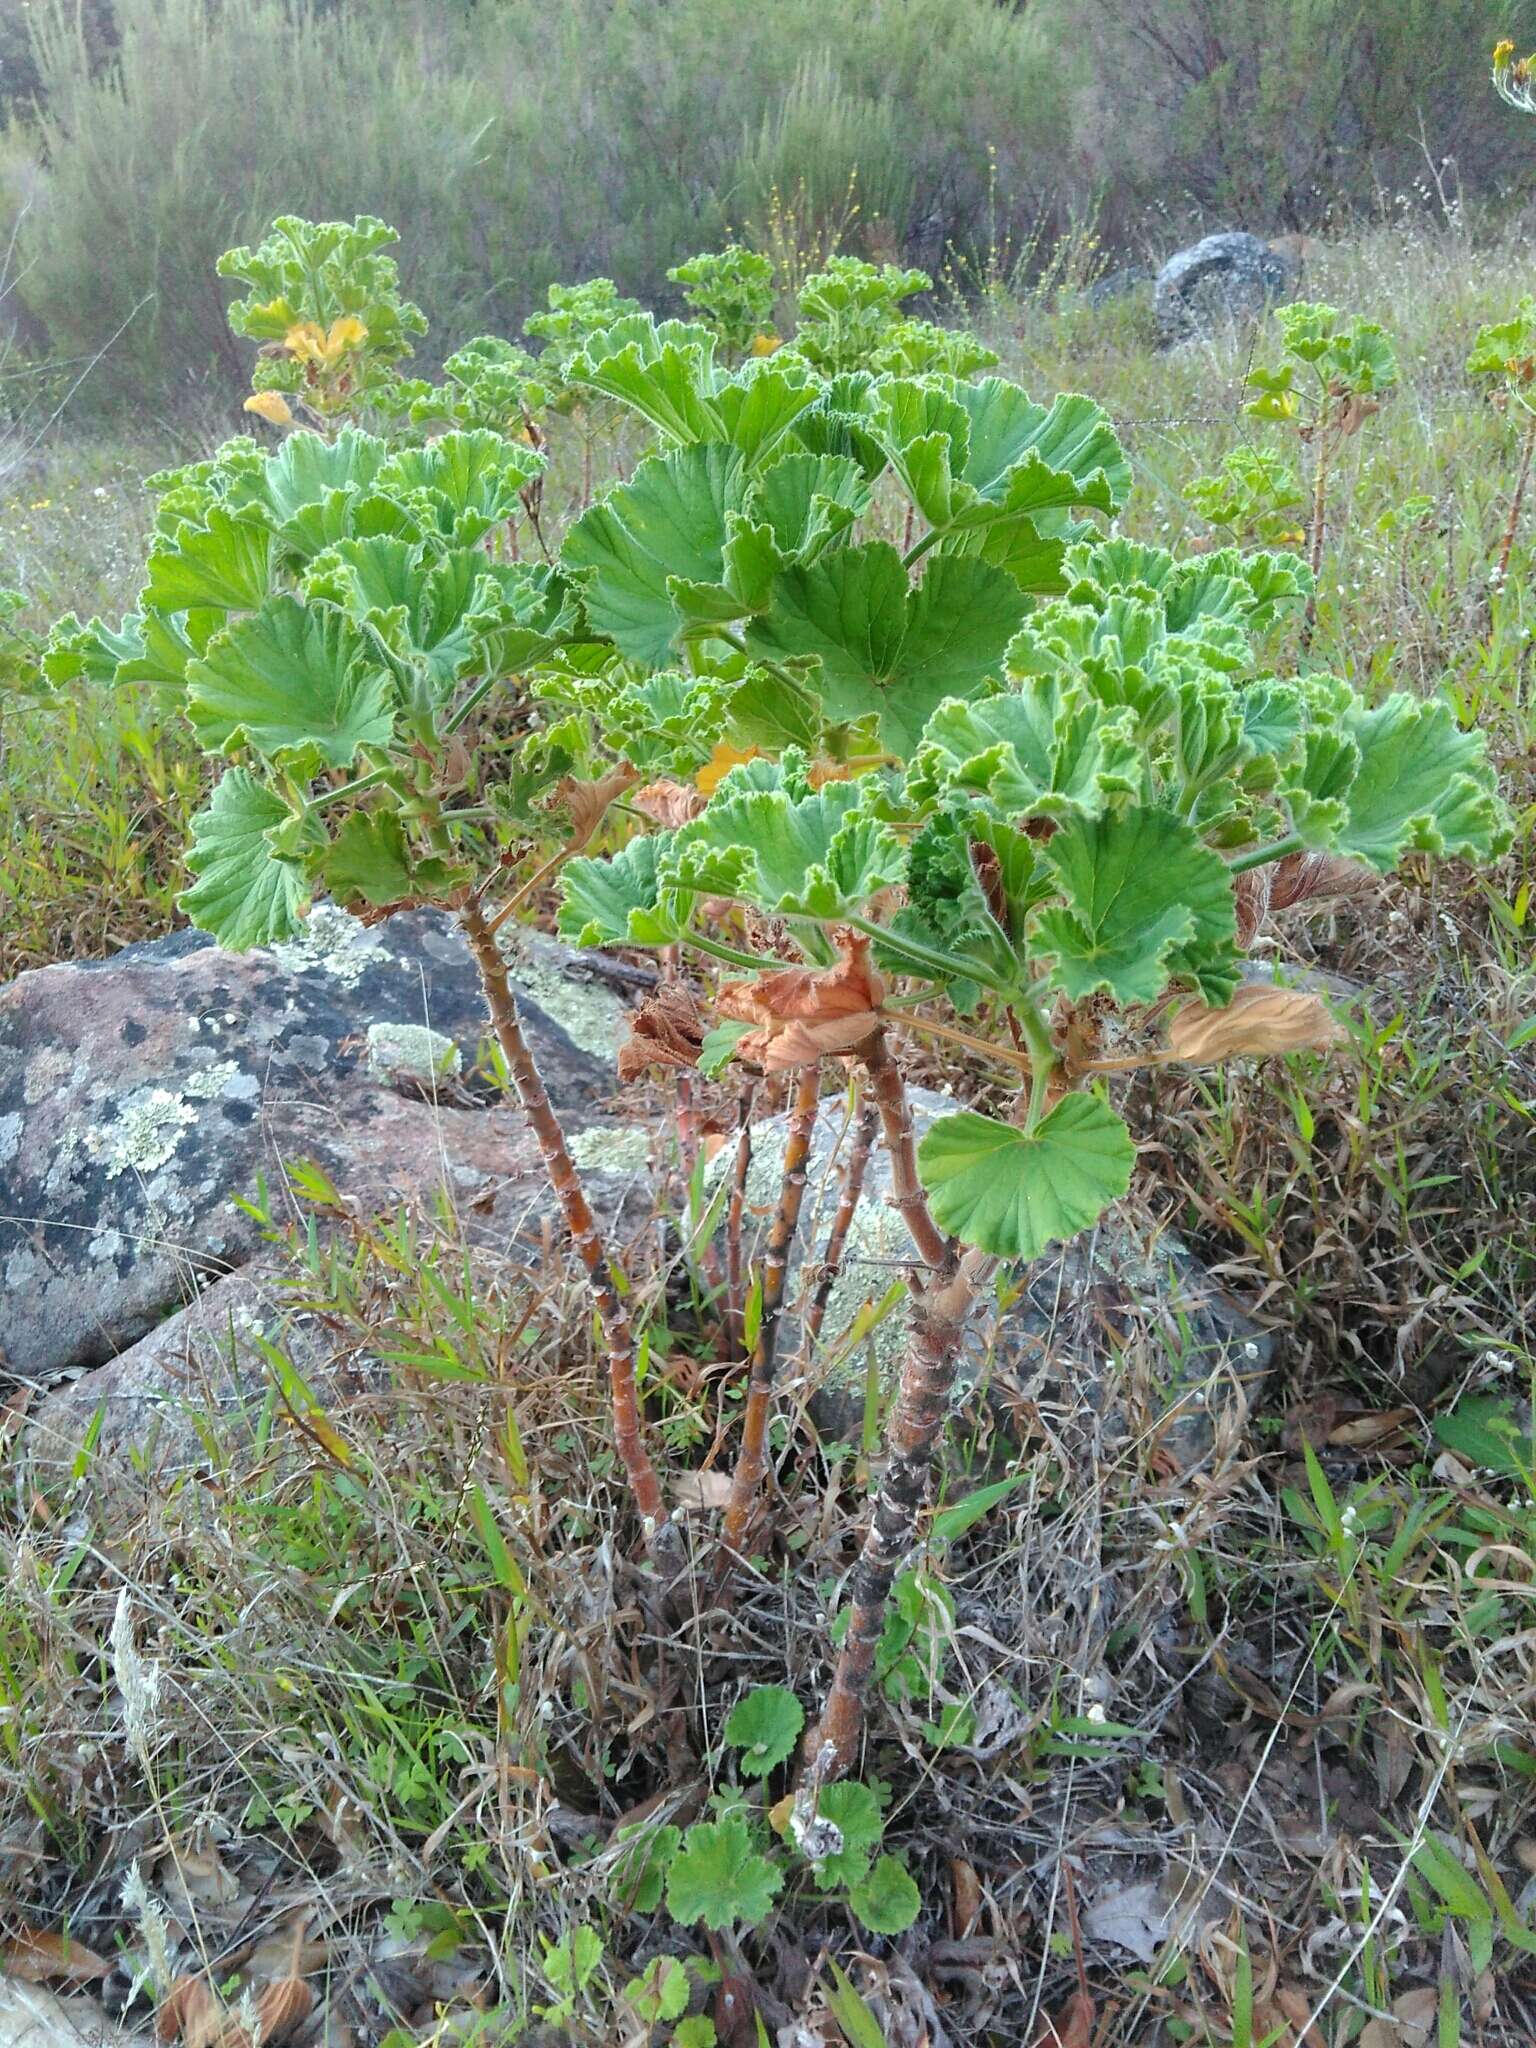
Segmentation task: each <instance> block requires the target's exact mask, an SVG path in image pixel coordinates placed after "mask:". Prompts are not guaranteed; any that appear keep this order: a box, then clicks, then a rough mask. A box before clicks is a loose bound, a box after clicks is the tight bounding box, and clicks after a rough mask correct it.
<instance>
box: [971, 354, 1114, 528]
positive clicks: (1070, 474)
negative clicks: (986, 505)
mask: <svg viewBox="0 0 1536 2048" xmlns="http://www.w3.org/2000/svg"><path fill="white" fill-rule="evenodd" d="M949 388H950V391H951V394H952V396H953V397H954V399H955V401H956V402H957V404H959V405H960V406H961V407H962V408H963V409H964V411H965V414H966V417H967V418H968V419H969V421H970V442H969V448H968V451H967V455H966V461H965V467H964V469H963V471H962V476H963V479H964V481H965V482H966V483H968V484H970V485H971V486H972V488H973V489H975V490H976V491H977V492H978V493H979V494H980V495H981V497H982V498H983V499H984V500H988V501H990V502H992V503H995V504H1002V503H1004V502H1006V501H1009V500H1010V499H1011V500H1012V501H1013V503H1014V504H1015V506H1016V507H1017V508H1018V509H1027V510H1042V511H1043V510H1046V509H1048V508H1050V507H1055V508H1059V509H1061V510H1063V511H1066V510H1070V509H1072V508H1074V507H1079V506H1082V507H1091V508H1092V509H1094V510H1095V511H1099V512H1117V511H1118V510H1119V509H1120V507H1121V506H1122V505H1123V504H1124V503H1125V500H1126V498H1127V497H1128V496H1129V494H1130V488H1131V466H1130V463H1129V462H1128V461H1127V460H1126V455H1125V450H1124V449H1123V448H1122V447H1121V445H1120V442H1119V439H1118V437H1117V436H1116V434H1115V430H1114V428H1113V426H1112V425H1111V424H1110V420H1109V415H1108V414H1107V413H1106V412H1105V411H1104V408H1103V407H1102V406H1100V405H1096V404H1095V403H1094V401H1093V400H1092V399H1091V398H1085V397H1083V396H1082V395H1081V394H1080V393H1078V392H1063V393H1062V394H1061V396H1060V397H1058V398H1056V399H1054V400H1053V401H1052V403H1051V404H1050V405H1049V406H1044V405H1036V404H1035V403H1034V402H1033V401H1032V400H1031V399H1030V398H1029V397H1028V395H1027V394H1026V393H1025V392H1023V391H1021V390H1020V388H1019V387H1018V385H1017V384H1010V383H1009V382H1008V380H1007V379H1006V378H1003V377H983V378H980V379H979V380H978V381H977V382H976V383H974V384H960V383H956V384H952V385H951V386H950V387H949Z"/></svg>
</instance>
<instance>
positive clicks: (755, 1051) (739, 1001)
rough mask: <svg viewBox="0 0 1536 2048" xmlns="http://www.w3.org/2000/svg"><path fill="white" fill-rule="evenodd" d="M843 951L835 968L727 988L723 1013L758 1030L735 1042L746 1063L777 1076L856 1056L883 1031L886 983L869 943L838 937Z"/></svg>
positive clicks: (787, 972)
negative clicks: (790, 1069) (840, 1055)
mask: <svg viewBox="0 0 1536 2048" xmlns="http://www.w3.org/2000/svg"><path fill="white" fill-rule="evenodd" d="M837 949H838V955H839V958H838V963H837V965H836V966H835V967H829V968H827V969H825V970H817V969H816V968H812V967H786V968H783V969H781V970H780V971H779V972H778V973H776V974H763V975H759V977H758V978H757V980H755V981H732V982H727V984H726V985H725V987H724V988H722V989H721V991H720V999H719V1008H720V1014H721V1015H722V1016H724V1017H731V1018H734V1019H735V1020H736V1021H737V1022H738V1023H742V1024H751V1025H753V1026H754V1027H755V1028H754V1029H753V1030H751V1031H749V1032H748V1033H747V1035H746V1036H745V1037H744V1038H742V1039H740V1040H739V1041H738V1042H737V1046H736V1051H737V1054H738V1056H739V1057H740V1058H742V1059H748V1060H755V1061H756V1062H757V1063H758V1065H760V1066H762V1067H764V1068H766V1069H767V1070H768V1071H769V1072H770V1073H774V1072H779V1071H782V1070H783V1069H784V1068H786V1067H803V1066H807V1065H809V1064H810V1062H811V1061H813V1060H819V1059H821V1058H823V1057H824V1056H826V1055H829V1054H835V1053H851V1052H856V1051H857V1050H858V1048H859V1047H860V1046H861V1045H864V1044H866V1043H867V1042H868V1040H869V1039H870V1038H871V1037H872V1036H873V1035H874V1033H875V1032H876V1031H878V1030H879V1029H880V1022H881V1019H880V1005H881V1004H882V1003H883V1002H884V1001H885V983H884V982H883V981H882V980H881V978H880V976H879V974H878V973H877V972H876V970H875V968H874V966H873V965H872V963H871V961H870V957H869V941H868V940H867V939H865V938H862V937H860V936H859V935H858V934H857V933H854V932H839V933H838V934H837Z"/></svg>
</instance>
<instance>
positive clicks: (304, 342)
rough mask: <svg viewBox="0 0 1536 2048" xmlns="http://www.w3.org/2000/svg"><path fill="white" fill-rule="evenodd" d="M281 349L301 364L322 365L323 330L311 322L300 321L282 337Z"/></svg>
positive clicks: (323, 355)
mask: <svg viewBox="0 0 1536 2048" xmlns="http://www.w3.org/2000/svg"><path fill="white" fill-rule="evenodd" d="M283 347H284V348H285V349H287V351H288V353H289V355H291V356H297V357H298V359H299V361H300V362H301V363H323V362H324V361H325V330H324V329H323V328H321V327H318V326H317V325H316V324H315V322H314V321H313V320H300V321H298V322H296V324H295V325H294V326H292V327H290V328H289V330H288V332H287V333H286V334H285V335H284V336H283Z"/></svg>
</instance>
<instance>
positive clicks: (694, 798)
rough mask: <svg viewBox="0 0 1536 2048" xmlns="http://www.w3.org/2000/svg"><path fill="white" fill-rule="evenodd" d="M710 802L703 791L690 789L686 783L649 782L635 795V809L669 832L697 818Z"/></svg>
mask: <svg viewBox="0 0 1536 2048" xmlns="http://www.w3.org/2000/svg"><path fill="white" fill-rule="evenodd" d="M708 802H709V798H708V797H707V796H705V794H704V793H703V791H702V790H698V789H690V788H689V787H688V785H687V783H686V782H648V783H647V784H646V785H645V787H644V789H637V790H636V791H635V794H634V806H635V809H636V810H637V811H644V813H645V815H646V816H647V817H648V818H654V819H655V820H656V822H657V824H658V825H665V826H666V827H667V829H668V830H669V831H672V830H675V829H676V827H677V826H679V825H686V824H687V823H688V822H689V821H690V819H693V818H696V817H697V816H698V815H699V813H700V811H702V810H703V808H704V806H705V805H706V804H707V803H708Z"/></svg>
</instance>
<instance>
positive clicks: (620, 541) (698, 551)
mask: <svg viewBox="0 0 1536 2048" xmlns="http://www.w3.org/2000/svg"><path fill="white" fill-rule="evenodd" d="M749 488H750V485H749V479H748V477H747V474H746V472H745V470H744V469H743V467H742V463H741V458H740V456H739V455H738V454H737V452H736V450H735V449H733V448H730V447H727V446H725V445H723V444H721V443H713V444H706V445H702V446H699V447H692V448H681V449H678V450H677V451H676V452H675V453H673V454H671V455H663V456H652V457H651V458H650V460H649V461H647V462H642V463H641V464H640V467H639V468H638V469H637V470H636V471H635V473H634V475H633V476H632V477H631V478H630V480H629V482H628V483H626V484H619V485H617V486H616V487H615V488H614V489H613V490H611V491H609V492H608V494H607V495H606V496H605V497H603V498H601V499H599V500H598V502H597V503H596V504H595V505H592V506H590V507H589V508H588V510H587V511H586V512H584V513H583V514H582V516H581V518H580V519H578V520H577V521H576V523H575V525H574V526H572V527H571V529H570V531H569V532H568V533H567V534H566V536H565V540H564V543H563V544H562V547H561V550H560V560H561V563H562V565H563V566H564V567H565V568H567V569H573V570H577V571H583V570H584V571H586V572H587V576H588V581H587V585H586V592H585V595H586V605H587V611H588V613H589V615H590V616H591V619H592V623H593V625H594V626H596V627H597V629H598V631H599V632H601V633H606V634H608V635H609V636H610V637H611V638H612V639H613V640H614V641H615V642H616V643H617V645H618V646H619V647H620V649H621V650H622V651H623V652H624V653H625V654H627V655H629V656H631V657H632V659H634V660H636V661H643V662H645V663H647V664H648V665H649V666H650V667H652V668H664V667H665V666H666V665H667V662H668V660H669V658H670V656H671V654H672V652H673V648H674V646H675V643H676V640H677V637H678V633H679V631H680V629H681V627H682V624H683V620H682V618H681V617H680V615H679V613H678V610H677V607H676V606H675V604H674V603H673V599H672V596H671V592H670V585H671V584H672V582H673V581H674V579H676V580H678V581H680V582H682V583H685V584H695V585H707V584H716V585H717V584H719V582H720V579H721V576H722V574H723V572H724V559H723V550H724V547H725V544H726V540H727V538H728V534H729V529H728V526H727V514H728V513H731V512H742V511H743V510H744V509H745V508H746V504H747V496H748V491H749Z"/></svg>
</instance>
